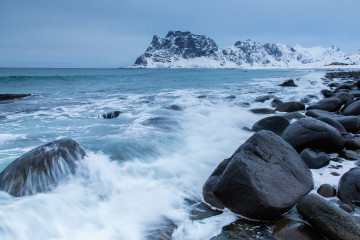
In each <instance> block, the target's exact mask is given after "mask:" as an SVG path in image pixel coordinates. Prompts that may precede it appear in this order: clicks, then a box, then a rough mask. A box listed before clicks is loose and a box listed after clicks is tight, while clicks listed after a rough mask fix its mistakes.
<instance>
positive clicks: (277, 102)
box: [271, 97, 283, 108]
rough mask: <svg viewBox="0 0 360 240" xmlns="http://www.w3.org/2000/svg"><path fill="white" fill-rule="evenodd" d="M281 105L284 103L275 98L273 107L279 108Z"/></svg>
mask: <svg viewBox="0 0 360 240" xmlns="http://www.w3.org/2000/svg"><path fill="white" fill-rule="evenodd" d="M280 104H283V101H281V99H280V98H277V97H276V98H274V99H273V100H272V101H271V107H275V108H276V107H277V106H279V105H280Z"/></svg>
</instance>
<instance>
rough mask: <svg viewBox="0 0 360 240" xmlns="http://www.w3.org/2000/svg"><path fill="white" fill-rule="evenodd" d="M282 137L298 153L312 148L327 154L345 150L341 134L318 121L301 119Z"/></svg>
mask: <svg viewBox="0 0 360 240" xmlns="http://www.w3.org/2000/svg"><path fill="white" fill-rule="evenodd" d="M281 137H282V138H283V139H284V140H285V141H287V142H288V143H290V145H291V146H293V147H294V148H295V149H296V150H297V151H298V152H301V151H302V150H304V149H305V148H311V149H315V150H318V151H322V152H325V153H336V152H339V151H340V150H342V149H343V148H344V144H343V141H342V137H341V134H340V132H339V131H338V130H337V129H335V128H334V127H332V126H330V125H329V124H326V123H324V122H322V121H319V120H317V119H300V120H298V121H296V122H294V123H292V124H291V125H290V126H289V127H287V128H286V129H285V130H284V132H283V133H282V135H281Z"/></svg>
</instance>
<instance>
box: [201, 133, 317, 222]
mask: <svg viewBox="0 0 360 240" xmlns="http://www.w3.org/2000/svg"><path fill="white" fill-rule="evenodd" d="M312 188H313V179H312V174H311V172H310V170H309V168H308V167H307V166H306V164H305V163H304V162H303V160H302V159H301V158H300V156H299V154H298V153H297V152H296V151H295V150H294V149H293V148H292V147H291V146H290V145H289V144H288V143H286V142H285V141H284V140H283V139H282V138H280V137H279V136H278V135H276V134H275V133H273V132H270V131H266V130H262V131H260V132H257V133H255V134H254V135H253V136H252V137H250V138H249V139H248V140H247V141H246V142H245V143H244V144H243V145H241V146H240V147H239V148H238V149H237V150H236V152H235V153H234V154H233V155H232V156H231V157H230V158H229V159H226V160H224V161H223V162H222V163H221V164H220V165H219V167H218V168H217V169H216V170H215V171H214V173H213V174H212V175H211V176H210V178H209V180H208V181H207V182H206V184H205V186H204V199H205V201H206V199H208V198H209V197H208V196H209V190H212V191H213V193H214V194H213V195H211V196H212V197H216V198H217V199H218V200H219V202H221V203H222V204H223V205H224V206H225V207H227V208H229V209H230V210H231V211H233V212H235V213H237V214H240V215H243V216H245V217H248V218H252V219H273V218H276V217H279V216H280V215H282V214H283V213H285V212H286V211H288V210H289V209H291V208H292V207H293V206H294V204H296V203H297V201H298V200H299V199H301V198H302V197H303V196H304V195H306V194H307V193H308V192H309V191H310V190H311V189H312ZM206 195H208V196H206ZM210 199H211V198H210ZM209 203H210V204H213V203H212V202H209ZM215 204H216V202H215Z"/></svg>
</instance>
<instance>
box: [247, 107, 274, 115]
mask: <svg viewBox="0 0 360 240" xmlns="http://www.w3.org/2000/svg"><path fill="white" fill-rule="evenodd" d="M249 111H250V112H252V113H255V114H272V113H275V111H274V110H273V109H271V108H253V109H249Z"/></svg>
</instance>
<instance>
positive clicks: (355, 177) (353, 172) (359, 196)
mask: <svg viewBox="0 0 360 240" xmlns="http://www.w3.org/2000/svg"><path fill="white" fill-rule="evenodd" d="M337 195H338V197H339V198H340V199H341V201H343V202H344V203H352V204H354V205H357V206H360V168H358V167H356V168H353V169H350V170H349V171H348V172H346V173H345V174H344V175H343V176H342V177H341V178H340V180H339V186H338V194H337Z"/></svg>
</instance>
